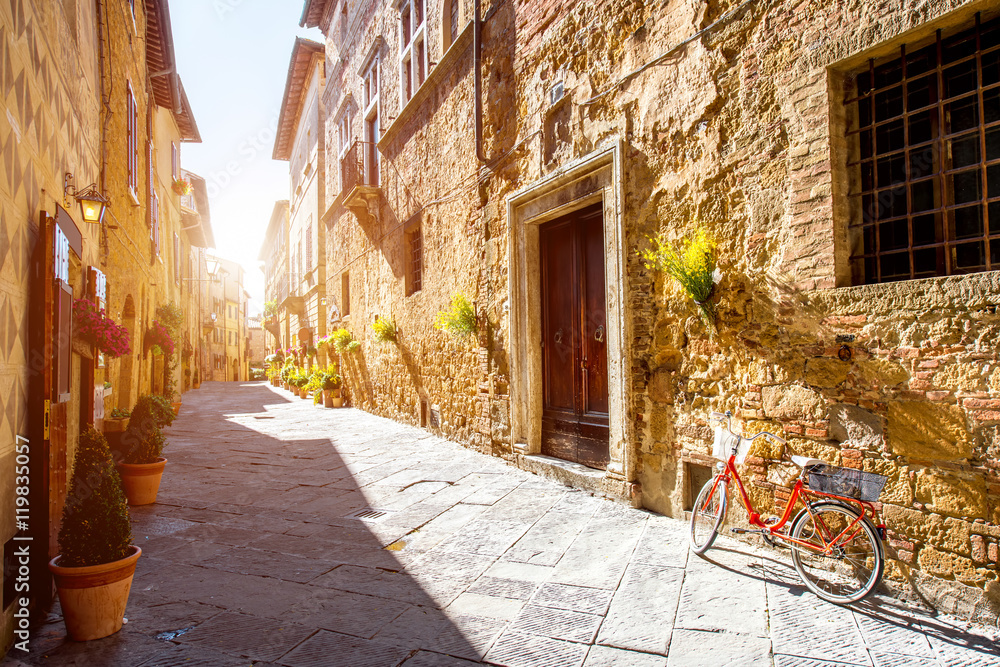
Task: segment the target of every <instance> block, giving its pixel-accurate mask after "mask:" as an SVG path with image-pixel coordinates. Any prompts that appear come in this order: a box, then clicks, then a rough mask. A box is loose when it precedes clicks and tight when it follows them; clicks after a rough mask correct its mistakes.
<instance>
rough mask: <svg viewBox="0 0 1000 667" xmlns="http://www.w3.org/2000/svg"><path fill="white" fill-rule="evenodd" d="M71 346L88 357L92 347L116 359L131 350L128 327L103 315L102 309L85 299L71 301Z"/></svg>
mask: <svg viewBox="0 0 1000 667" xmlns="http://www.w3.org/2000/svg"><path fill="white" fill-rule="evenodd" d="M72 345H73V348H74V349H75V350H76V351H77V352H79V353H81V354H83V356H85V357H87V358H88V359H92V358H93V348H95V347H96V348H97V349H98V351H99V352H101V353H102V354H103V355H104V356H106V357H110V358H112V359H116V358H118V357H120V356H122V355H126V354H128V353H129V352H131V345H130V342H129V333H128V329H127V328H125V327H124V326H119V325H118V324H115V322H114V320H112V319H111V318H110V317H107V316H105V314H104V309H103V308H98V307H97V305H96V304H94V303H93V302H91V301H88V300H87V299H77V300H75V301H74V302H73V342H72Z"/></svg>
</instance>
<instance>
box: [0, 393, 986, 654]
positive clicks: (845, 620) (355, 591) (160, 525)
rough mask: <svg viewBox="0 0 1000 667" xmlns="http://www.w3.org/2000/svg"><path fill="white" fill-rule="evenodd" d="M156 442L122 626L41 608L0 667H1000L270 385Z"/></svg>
mask: <svg viewBox="0 0 1000 667" xmlns="http://www.w3.org/2000/svg"><path fill="white" fill-rule="evenodd" d="M168 439H169V443H170V444H169V446H168V447H167V450H166V452H165V455H166V456H167V457H168V458H169V460H170V463H169V464H168V466H167V471H166V474H165V476H164V479H163V485H162V487H161V489H160V496H159V501H158V503H157V504H155V505H152V506H148V507H143V508H137V509H135V510H133V513H132V517H133V521H134V528H133V530H134V538H135V541H136V543H137V544H139V545H140V546H141V547H142V549H143V555H142V557H141V558H140V559H139V565H138V570H137V572H136V576H135V580H134V583H133V587H132V594H131V598H130V600H129V608H128V612H127V616H128V624H127V625H126V626H125V628H124V629H123V630H122V631H121V632H119V633H118V634H117V635H114V636H112V637H110V638H107V639H103V640H98V641H94V642H89V643H84V644H78V643H73V642H67V641H66V640H65V638H64V630H63V625H62V621H61V619H60V618H58V608H57V609H56V610H54V613H53V615H52V617H51V618H50V621H51V622H50V623H48V624H47V625H45V626H44V627H42V628H37V629H36V630H35V634H34V636H33V640H32V641H33V647H34V648H33V652H32V653H31V654H30V655H28V656H25V655H23V654H18V652H17V651H12V652H11V654H10V655H9V656H8V657H7V660H6V662H5V664H10V665H17V664H19V661H21V662H24V663H27V664H30V665H99V666H102V667H103V666H106V667H113V666H125V665H128V666H136V665H143V666H146V667H152V666H154V665H155V666H168V665H211V666H213V667H227V666H230V665H249V664H256V665H272V664H273V665H285V666H288V667H308V666H312V665H344V666H350V667H361V666H364V665H373V666H378V667H384V666H391V665H400V664H402V665H405V666H406V667H432V666H445V665H448V666H452V665H454V666H459V665H470V664H474V663H476V662H486V663H489V664H497V665H511V666H529V665H538V666H546V667H548V666H553V667H555V666H564V665H565V666H575V665H586V666H587V667H602V666H605V665H628V666H635V667H646V666H649V667H653V666H663V665H669V666H670V667H674V666H678V665H771V664H774V665H777V666H779V667H791V666H793V665H794V666H800V665H801V666H805V665H809V666H820V665H872V666H874V667H888V666H896V665H919V666H921V667H924V666H926V667H930V666H931V665H936V666H941V667H944V666H946V665H947V666H954V665H1000V651H998V649H997V647H996V646H995V644H994V635H993V634H990V633H988V632H985V631H982V630H976V629H974V628H971V629H970V628H968V627H966V626H965V625H964V624H962V623H961V622H958V621H954V620H949V619H946V618H941V617H934V616H931V615H926V614H924V613H922V612H921V610H920V609H919V608H916V607H913V606H908V605H904V604H901V603H899V602H898V601H895V600H891V599H885V598H878V599H876V600H874V601H873V602H871V603H868V604H865V605H862V606H857V607H855V608H853V609H845V608H839V607H836V606H833V605H830V604H827V603H825V602H822V601H820V600H818V599H817V598H816V597H814V596H813V595H811V594H809V593H807V592H805V591H804V590H803V589H802V588H801V587H800V586H799V583H798V579H797V578H796V576H795V573H794V571H793V570H792V569H791V567H790V565H788V561H789V559H788V558H787V552H764V551H761V552H757V551H755V550H754V549H752V548H750V547H748V546H747V545H745V544H742V543H737V542H733V541H729V540H726V539H720V540H719V541H718V542H717V545H716V548H715V549H713V550H711V551H709V552H708V554H707V555H708V556H709V557H710V558H709V559H702V558H699V557H697V556H694V555H692V554H690V553H689V550H688V545H687V538H686V524H684V523H682V522H680V521H676V520H674V519H669V518H665V517H662V516H658V515H654V514H650V513H648V512H644V511H641V510H634V509H630V508H627V507H624V506H622V505H619V504H615V503H613V502H610V501H607V500H603V499H599V498H595V497H592V496H589V495H587V494H585V493H582V492H579V491H574V490H571V489H568V488H566V487H564V486H561V485H559V484H557V483H555V482H552V481H549V480H546V479H543V478H540V477H536V476H534V475H531V474H529V473H525V472H522V471H519V470H517V469H514V468H512V467H510V466H508V465H506V464H505V463H503V462H502V461H500V460H498V459H494V458H490V457H488V456H483V455H480V454H477V453H474V452H471V451H469V450H466V449H464V448H462V447H461V446H459V445H456V444H454V443H450V442H448V441H445V440H442V439H440V438H437V437H434V436H431V435H429V434H428V433H426V432H425V431H422V430H419V429H415V428H411V427H408V426H401V425H399V424H396V423H394V422H391V421H387V420H384V419H380V418H377V417H373V416H371V415H368V414H366V413H364V412H361V411H359V410H354V409H341V410H333V409H322V408H317V407H314V406H313V404H312V402H311V401H304V400H301V399H291V398H289V395H288V394H287V393H286V392H282V391H280V390H277V389H273V388H271V387H270V386H267V385H264V384H243V385H239V384H235V383H231V384H221V383H207V384H205V385H204V386H203V387H202V388H201V389H199V390H197V391H193V392H190V393H188V394H185V397H184V405H183V408H182V411H181V417H180V418H179V419H178V420H177V421H176V422H175V423H174V425H173V426H172V427H171V428H170V429H169V431H168ZM366 508H372V509H374V510H378V511H379V512H380V513H381V514H380V515H379V516H369V517H366V516H364V515H361V516H359V517H355V516H354V515H355V514H356V513H358V512H359V511H360V510H365V509H366Z"/></svg>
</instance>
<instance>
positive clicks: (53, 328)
mask: <svg viewBox="0 0 1000 667" xmlns="http://www.w3.org/2000/svg"><path fill="white" fill-rule="evenodd" d="M0 100H2V105H3V111H2V112H0V113H2V116H3V117H4V119H5V120H4V121H3V122H2V123H0V153H2V155H3V159H2V160H0V283H2V289H0V321H2V324H0V328H2V331H0V339H2V340H3V345H2V346H0V347H2V350H0V395H2V397H3V398H2V401H3V405H4V408H3V411H2V412H3V417H2V419H3V421H2V423H0V465H2V466H3V467H2V470H3V473H2V475H0V487H2V488H3V489H5V492H4V493H3V494H0V497H2V500H0V510H2V514H3V516H4V518H3V519H0V540H2V542H3V544H4V559H5V560H4V562H5V564H7V565H10V564H11V563H12V561H9V559H10V558H11V557H12V554H13V550H14V545H15V543H14V542H13V540H12V538H13V537H15V535H16V533H17V527H16V526H15V522H14V518H15V512H14V498H15V493H14V480H15V476H14V471H15V466H14V457H15V445H16V444H18V443H21V444H22V445H23V442H22V441H21V440H20V438H26V439H27V442H28V447H29V449H30V454H31V463H30V475H29V477H30V482H31V483H30V490H31V495H30V500H31V504H30V506H31V510H32V511H31V515H30V521H29V527H28V533H29V534H30V535H31V536H32V538H33V542H32V545H33V548H32V557H33V562H32V565H31V568H32V575H31V585H32V588H31V593H32V595H31V602H32V612H33V613H35V614H37V613H40V612H44V610H45V607H46V605H47V602H48V600H49V599H50V598H49V596H50V594H51V580H50V578H49V574H48V569H47V567H46V564H47V561H48V560H49V559H50V558H51V557H52V556H54V555H55V554H56V553H57V552H58V544H57V540H56V536H57V534H58V529H59V524H60V520H61V514H62V506H63V503H64V500H65V495H66V492H67V490H68V489H67V486H68V479H69V477H70V474H71V470H72V463H73V458H74V454H75V449H76V440H77V436H78V435H79V433H80V432H81V430H82V429H83V428H85V427H86V425H87V424H89V423H93V424H95V425H96V426H97V427H98V428H100V427H101V425H102V416H103V413H104V410H105V409H110V408H112V407H115V406H122V407H131V406H132V404H133V403H134V401H135V399H136V397H137V396H138V395H141V394H144V393H149V392H150V391H152V390H154V389H155V388H156V387H157V386H158V385H157V382H159V386H160V387H162V386H163V384H164V376H163V373H162V367H163V364H162V360H160V361H158V360H157V359H156V358H155V355H153V354H152V350H151V349H150V348H149V346H145V345H144V344H143V335H144V332H145V331H146V330H147V329H148V327H149V326H150V324H151V322H152V320H153V319H155V317H156V308H157V307H158V306H161V305H164V304H167V303H170V302H173V303H175V304H177V305H179V306H181V308H182V309H183V308H184V305H183V301H184V299H185V298H186V293H185V292H184V291H183V290H182V288H181V283H179V282H178V280H177V278H178V274H177V270H176V266H177V261H176V260H177V259H178V258H182V257H183V256H184V255H185V253H188V252H190V248H191V247H192V245H194V244H196V243H198V242H200V241H199V240H198V239H197V238H195V236H193V235H196V234H197V232H196V231H195V228H196V227H198V226H199V225H200V221H199V220H196V221H195V223H196V224H194V225H193V226H189V227H188V229H187V230H184V229H182V223H181V220H182V215H181V212H180V210H179V208H178V206H177V205H176V204H177V202H176V195H173V199H171V195H170V190H171V186H172V174H173V173H174V172H171V170H170V168H169V167H168V166H167V165H170V159H169V157H166V158H165V156H170V155H171V154H172V152H174V149H176V157H175V160H176V161H179V148H180V144H181V143H182V142H186V141H198V140H199V137H198V130H197V126H196V125H195V122H194V118H193V114H192V112H191V108H190V105H189V104H188V102H187V98H186V96H185V95H184V92H183V87H182V85H181V82H180V78H179V76H178V74H177V71H176V63H175V60H174V53H173V42H172V37H171V33H170V15H169V10H168V6H167V2H166V0H155V1H150V2H146V3H130V2H124V1H122V2H118V1H116V0H101V1H100V2H96V3H77V2H59V3H54V2H36V1H34V0H12V1H11V2H5V3H2V4H0ZM178 164H179V162H178ZM91 184H92V185H93V189H94V190H96V191H97V192H99V193H100V194H102V195H103V196H104V197H106V198H107V199H108V200H109V201H110V204H109V206H108V208H107V210H106V212H105V215H104V218H103V220H102V221H101V222H99V223H87V222H84V220H83V215H82V210H81V207H80V205H79V204H78V202H77V199H76V195H78V194H80V193H83V192H84V191H85V190H88V189H89V186H90V185H91ZM154 202H155V203H154ZM156 203H158V204H161V206H157V205H156ZM175 235H176V236H175ZM175 238H176V239H177V241H174V239H175ZM84 298H85V299H88V300H90V301H92V302H97V303H98V304H99V305H100V306H102V307H103V308H104V309H105V311H106V313H107V314H108V316H110V317H111V318H112V319H113V320H115V321H116V322H118V323H120V324H124V325H125V326H126V327H127V328H128V330H129V333H130V338H131V348H132V351H131V353H130V354H127V355H124V356H122V357H121V358H118V359H105V358H103V357H102V356H101V355H98V354H95V353H94V350H93V349H92V348H91V349H88V347H87V346H86V345H82V346H81V345H74V343H73V336H72V332H73V316H72V312H73V304H74V301H76V300H80V299H84ZM158 371H159V375H157V373H158ZM179 373H180V371H179V370H178V376H175V379H176V378H177V377H179ZM179 388H180V385H178V389H179ZM45 424H47V425H48V427H47V428H45V427H44V426H43V425H45ZM21 453H23V452H21ZM14 571H15V570H14V569H13V568H10V567H5V569H4V573H5V574H4V576H5V577H6V576H8V574H9V573H11V572H14ZM8 583H9V582H8V581H6V580H5V586H4V590H5V591H7V592H11V591H13V587H10V586H8V585H7V584H8ZM2 604H3V610H2V618H3V622H2V628H0V642H2V646H3V648H4V649H5V650H6V649H7V648H9V647H10V646H11V645H12V643H13V642H14V640H15V639H19V638H18V637H16V636H15V635H14V632H13V631H14V624H13V614H14V612H15V607H16V605H15V600H14V599H13V598H12V597H11V596H9V595H8V596H5V598H4V600H3V603H2Z"/></svg>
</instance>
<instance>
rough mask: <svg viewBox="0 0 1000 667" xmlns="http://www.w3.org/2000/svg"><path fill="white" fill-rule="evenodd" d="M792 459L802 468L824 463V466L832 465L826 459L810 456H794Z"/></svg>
mask: <svg viewBox="0 0 1000 667" xmlns="http://www.w3.org/2000/svg"><path fill="white" fill-rule="evenodd" d="M791 459H792V463H794V464H795V465H797V466H798V467H800V468H807V467H809V466H818V465H823V466H826V465H830V464H829V463H827V462H826V461H821V460H820V459H814V458H810V457H808V456H792V457H791Z"/></svg>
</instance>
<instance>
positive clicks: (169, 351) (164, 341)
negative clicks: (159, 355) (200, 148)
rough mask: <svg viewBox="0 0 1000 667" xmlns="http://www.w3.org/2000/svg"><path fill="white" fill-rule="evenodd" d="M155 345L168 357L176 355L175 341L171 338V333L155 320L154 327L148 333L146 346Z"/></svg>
mask: <svg viewBox="0 0 1000 667" xmlns="http://www.w3.org/2000/svg"><path fill="white" fill-rule="evenodd" d="M154 345H155V346H156V347H158V348H160V350H161V351H162V352H163V354H165V355H167V356H168V357H169V356H171V355H173V353H174V339H173V338H171V337H170V331H169V330H168V329H167V327H165V326H163V325H162V324H160V323H159V322H158V321H156V320H153V326H151V327H150V328H149V330H148V331H147V332H146V346H147V347H153V346H154Z"/></svg>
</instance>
